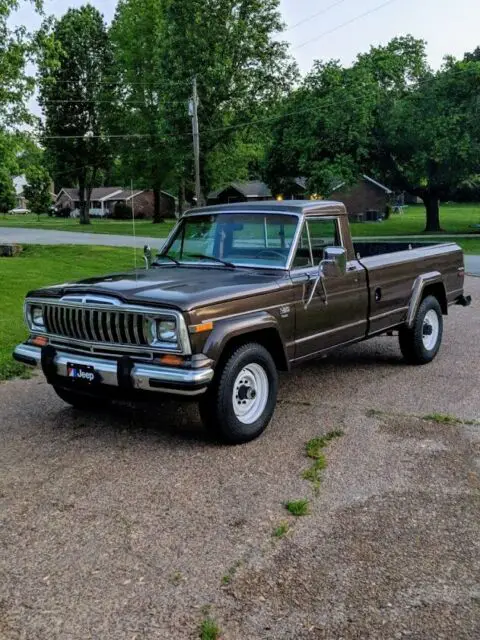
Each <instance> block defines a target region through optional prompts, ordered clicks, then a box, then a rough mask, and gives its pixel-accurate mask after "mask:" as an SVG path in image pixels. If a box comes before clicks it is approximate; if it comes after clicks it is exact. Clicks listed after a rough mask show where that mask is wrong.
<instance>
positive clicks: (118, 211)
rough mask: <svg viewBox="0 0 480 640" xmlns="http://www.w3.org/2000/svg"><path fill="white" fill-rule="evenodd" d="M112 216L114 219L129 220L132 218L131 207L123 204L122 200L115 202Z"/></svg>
mask: <svg viewBox="0 0 480 640" xmlns="http://www.w3.org/2000/svg"><path fill="white" fill-rule="evenodd" d="M136 217H138V216H136ZM112 218H113V219H114V220H131V219H132V209H131V207H129V206H128V204H124V203H123V202H117V204H116V205H115V206H114V208H113V211H112Z"/></svg>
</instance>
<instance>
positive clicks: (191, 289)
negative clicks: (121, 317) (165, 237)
mask: <svg viewBox="0 0 480 640" xmlns="http://www.w3.org/2000/svg"><path fill="white" fill-rule="evenodd" d="M286 279H287V274H286V272H284V271H273V270H272V271H270V270H253V269H243V268H238V269H229V268H223V267H220V268H217V267H203V266H202V267H200V266H197V267H176V266H174V265H172V266H171V267H170V266H161V267H152V268H151V269H149V270H148V271H140V270H138V271H135V272H129V273H116V274H112V275H108V276H103V277H99V278H89V279H87V280H81V281H79V282H75V283H65V284H61V285H56V286H53V287H47V288H44V289H39V290H36V291H31V292H30V293H29V294H28V295H29V296H35V297H47V296H54V297H62V296H65V295H69V294H74V293H75V294H80V293H97V294H99V295H104V296H106V295H107V296H108V295H111V296H114V297H117V298H119V299H121V300H122V301H124V302H128V303H131V304H143V305H144V304H147V303H148V304H154V305H159V306H167V307H174V308H176V309H180V310H182V311H189V310H191V309H194V308H198V307H203V306H206V305H208V304H215V303H217V302H220V301H225V302H226V301H227V300H232V299H235V298H241V297H244V296H246V295H249V296H251V295H258V294H261V293H266V292H268V291H271V290H272V288H278V287H280V286H281V285H282V283H283V284H285V281H286Z"/></svg>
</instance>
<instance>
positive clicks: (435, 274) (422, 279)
mask: <svg viewBox="0 0 480 640" xmlns="http://www.w3.org/2000/svg"><path fill="white" fill-rule="evenodd" d="M431 285H436V286H437V287H438V288H439V290H441V291H442V292H443V293H442V297H443V298H444V300H445V302H446V293H445V285H444V284H443V279H442V274H441V273H440V272H439V271H430V272H429V273H422V275H420V276H418V278H416V279H415V282H414V283H413V287H412V295H411V298H410V304H409V305H408V311H407V319H406V325H407V327H408V328H409V329H411V328H412V327H413V323H414V322H415V316H416V315H417V311H418V308H419V306H420V303H421V302H422V300H423V298H424V297H425V296H424V293H425V290H426V289H427V288H428V287H430V286H431ZM439 302H440V305H441V307H442V311H443V313H444V314H446V312H447V310H446V304H444V301H443V300H439Z"/></svg>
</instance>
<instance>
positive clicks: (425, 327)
mask: <svg viewBox="0 0 480 640" xmlns="http://www.w3.org/2000/svg"><path fill="white" fill-rule="evenodd" d="M442 336H443V315H442V309H441V307H440V303H439V302H438V300H437V298H435V297H434V296H427V297H426V298H425V299H424V300H423V301H422V303H421V304H420V306H419V308H418V311H417V315H416V316H415V321H414V323H413V327H412V328H408V327H402V328H401V329H400V331H399V334H398V337H399V341H400V349H401V352H402V354H403V357H404V358H405V360H406V361H407V362H409V363H410V364H427V363H428V362H431V361H432V360H433V359H434V358H435V356H436V355H437V353H438V350H439V349H440V345H441V343H442Z"/></svg>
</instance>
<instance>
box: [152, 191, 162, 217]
mask: <svg viewBox="0 0 480 640" xmlns="http://www.w3.org/2000/svg"><path fill="white" fill-rule="evenodd" d="M160 222H163V220H162V211H161V193H160V189H159V188H158V187H155V188H154V189H153V224H159V223H160Z"/></svg>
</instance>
